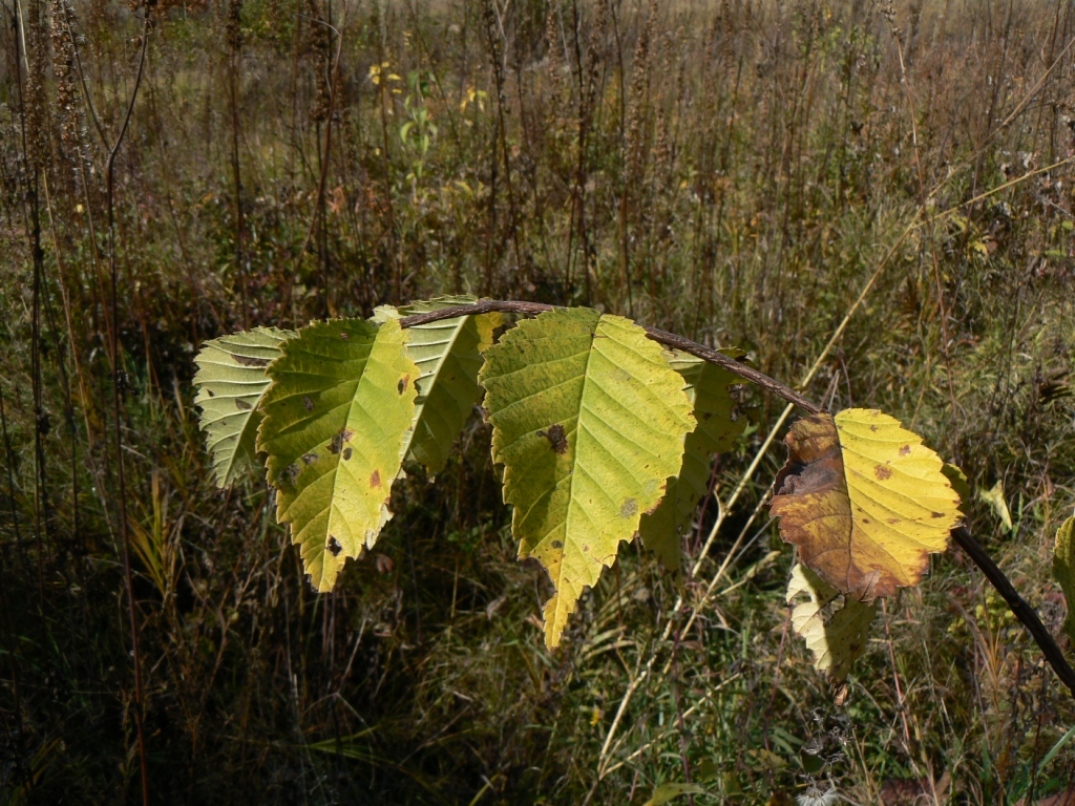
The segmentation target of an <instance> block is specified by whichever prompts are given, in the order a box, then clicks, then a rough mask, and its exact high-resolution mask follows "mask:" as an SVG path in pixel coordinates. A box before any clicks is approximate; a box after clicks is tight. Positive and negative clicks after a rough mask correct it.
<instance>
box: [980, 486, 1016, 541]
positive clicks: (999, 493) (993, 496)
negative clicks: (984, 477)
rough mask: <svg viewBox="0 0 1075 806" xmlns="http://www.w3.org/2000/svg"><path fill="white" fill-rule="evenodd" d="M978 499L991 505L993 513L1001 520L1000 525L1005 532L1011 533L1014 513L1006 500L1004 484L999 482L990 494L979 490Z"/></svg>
mask: <svg viewBox="0 0 1075 806" xmlns="http://www.w3.org/2000/svg"><path fill="white" fill-rule="evenodd" d="M978 498H979V500H981V501H984V502H985V503H987V504H989V506H990V508H992V510H993V512H995V513H996V514H997V517H998V518H1000V523H1001V525H1002V526H1003V527H1004V531H1005V532H1010V531H1011V530H1012V528H1013V526H1012V513H1011V510H1009V509H1008V502H1007V501H1005V500H1004V482H1003V481H997V483H996V484H994V485H993V488H992V489H991V490H990V491H989V492H986V491H985V490H981V489H979V490H978Z"/></svg>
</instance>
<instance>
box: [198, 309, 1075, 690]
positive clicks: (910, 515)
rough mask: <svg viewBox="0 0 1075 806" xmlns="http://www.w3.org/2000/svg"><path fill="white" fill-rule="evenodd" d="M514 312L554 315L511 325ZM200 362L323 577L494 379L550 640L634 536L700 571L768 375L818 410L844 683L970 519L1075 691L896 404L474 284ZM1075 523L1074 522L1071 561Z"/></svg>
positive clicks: (815, 450)
mask: <svg viewBox="0 0 1075 806" xmlns="http://www.w3.org/2000/svg"><path fill="white" fill-rule="evenodd" d="M504 313H515V314H538V315H537V317H536V318H533V319H522V320H521V321H520V322H519V323H518V324H517V325H516V326H515V327H514V328H512V329H510V330H508V331H506V332H505V333H504V335H503V336H501V337H500V339H499V340H496V339H495V338H494V335H495V333H496V331H497V330H498V329H499V328H500V327H501V326H502V325H503V324H504V319H503V316H502V314H504ZM662 348H663V349H662ZM197 360H198V364H199V366H200V371H199V373H198V375H197V377H196V378H195V382H196V383H197V384H198V385H199V386H200V387H201V390H200V392H199V394H198V397H197V402H198V403H199V404H200V405H201V406H202V408H203V417H202V425H203V427H204V428H205V429H206V431H207V432H208V435H209V445H210V449H211V451H212V454H213V458H214V465H215V468H216V477H217V480H218V482H219V483H220V484H227V483H229V482H230V481H232V480H233V479H234V477H235V472H236V469H237V468H238V467H239V466H240V465H241V464H253V463H256V461H257V457H258V456H259V455H261V456H264V459H265V467H266V468H267V471H268V480H269V482H270V483H271V484H272V485H273V486H274V487H275V488H276V496H277V519H278V520H279V521H280V522H281V523H286V524H289V525H290V528H291V535H292V540H293V542H294V543H296V544H297V545H298V546H299V547H300V551H301V553H302V558H303V562H304V566H305V570H306V572H307V574H308V575H309V577H310V580H311V582H312V583H313V584H314V586H315V587H316V588H317V589H318V590H320V591H329V590H332V588H333V587H334V585H335V583H336V578H337V576H338V574H339V572H340V570H341V568H342V567H343V565H344V563H345V562H346V560H347V558H349V557H357V556H359V554H360V553H362V552H363V551H365V550H367V549H370V548H372V547H373V546H374V544H375V543H376V541H377V538H378V536H379V534H380V532H381V529H382V527H383V526H384V524H385V523H386V522H387V521H388V520H389V519H390V518H391V517H392V512H391V511H390V510H389V502H390V497H391V487H392V483H393V481H394V480H395V479H397V478H399V477H400V476H401V475H402V473H403V463H404V461H405V460H406V459H408V458H410V459H413V460H415V461H417V462H419V463H421V464H422V465H424V466H425V467H426V469H427V471H428V472H429V473H430V474H431V475H432V474H435V473H436V472H438V471H439V470H440V469H441V468H442V467H443V466H444V463H445V461H446V460H447V458H448V455H449V452H450V451H451V449H452V445H453V442H454V440H455V438H456V436H457V435H458V433H459V432H460V430H461V429H462V427H463V425H464V423H465V422H466V420H467V418H468V417H469V416H470V413H471V411H472V409H473V407H474V406H475V405H476V404H477V403H478V402H479V400H480V399H481V398H482V392H483V390H484V401H483V405H484V414H485V418H486V420H487V421H488V422H489V423H490V424H491V425H492V427H493V444H492V451H493V459H494V461H495V462H496V463H498V464H500V465H502V466H503V468H504V473H503V485H504V493H503V495H504V500H505V501H506V502H507V503H509V504H511V505H512V507H513V518H512V531H513V533H514V536H515V538H516V540H518V541H519V556H520V557H521V558H523V557H534V558H536V559H537V560H538V561H539V562H540V563H541V564H542V566H543V567H544V568H545V569H546V570H547V571H548V573H549V576H550V578H551V580H552V583H553V585H554V587H555V592H554V594H553V596H552V597H551V598H550V599H549V600H548V602H547V603H546V605H545V613H544V615H545V641H546V644H547V645H548V646H549V647H550V648H554V647H556V646H557V645H558V644H559V643H560V640H561V636H562V634H563V631H564V628H565V626H566V624H567V621H568V618H569V616H570V615H571V613H572V612H573V611H574V610H575V607H576V604H577V602H578V600H579V597H580V596H581V595H582V593H583V591H584V590H585V589H586V588H588V587H591V586H593V585H594V584H596V583H597V581H598V579H599V578H600V575H601V572H602V571H603V569H604V568H605V567H606V566H609V565H611V564H612V563H613V561H614V560H615V558H616V556H617V553H618V550H619V545H620V543H621V542H623V541H629V540H631V539H632V538H633V537H635V536H636V535H637V536H640V538H641V540H642V542H643V543H644V545H645V546H646V547H647V548H649V549H651V550H652V551H653V552H654V553H655V554H657V556H658V557H659V558H660V559H661V561H662V562H663V563H664V565H666V566H667V567H669V568H670V569H672V570H677V571H678V570H679V565H680V553H679V552H680V549H679V546H680V540H681V532H682V530H683V529H684V528H685V527H686V526H687V525H688V524H689V523H690V520H691V517H692V514H693V511H694V508H695V505H696V504H697V502H698V500H699V499H700V498H701V497H702V496H703V495H704V494H705V490H706V486H705V483H706V477H707V468H708V465H709V461H710V459H711V457H712V455H713V454H714V453H718V452H721V451H725V450H727V449H728V448H729V447H731V445H732V444H733V443H734V441H735V439H736V438H737V437H738V436H739V434H740V433H741V431H742V429H743V426H744V424H745V420H744V419H743V418H742V417H740V416H739V415H738V410H737V406H736V397H735V388H736V386H737V384H741V383H743V382H744V381H747V382H753V383H757V384H759V385H761V386H763V387H764V388H766V389H768V390H770V391H772V392H774V393H776V394H779V395H780V396H782V397H784V398H786V399H787V400H789V401H790V402H793V403H795V404H797V405H799V406H801V407H802V408H805V409H806V410H807V411H808V412H809V415H808V416H807V417H805V418H804V419H802V420H800V421H798V422H797V423H795V424H794V425H793V426H792V427H791V429H790V431H789V432H788V435H787V437H786V440H785V441H786V442H787V445H788V448H789V458H788V461H787V464H786V465H785V466H784V468H783V469H782V470H781V471H780V473H779V474H778V476H777V479H776V482H775V495H774V497H773V500H772V503H771V510H772V512H773V514H774V515H777V516H778V517H779V518H780V529H781V535H782V537H783V538H784V540H785V541H786V542H789V543H793V544H794V545H795V546H796V547H797V548H798V552H799V558H800V565H797V566H795V568H794V569H793V573H792V578H791V582H790V584H789V588H788V601H789V603H792V602H795V601H796V600H799V603H798V604H796V606H795V608H794V610H793V613H792V623H793V626H794V628H795V630H796V631H797V632H798V633H799V634H800V635H802V636H803V637H804V638H805V639H806V641H807V644H808V646H809V647H810V649H811V650H812V651H813V653H814V657H815V664H816V665H817V667H818V668H820V669H825V670H828V673H829V676H830V677H831V678H833V679H834V680H842V679H843V678H844V677H845V676H846V674H847V672H848V669H849V668H850V665H851V663H852V662H853V661H854V659H855V658H856V657H857V656H858V655H859V654H861V652H862V650H863V648H864V646H865V643H866V639H867V633H868V630H869V628H870V625H871V624H872V622H873V621H874V618H873V617H874V615H875V612H876V611H875V608H876V603H877V602H878V601H879V600H880V599H884V598H886V597H891V596H894V595H895V594H896V593H897V591H898V590H899V589H900V588H903V587H910V586H913V585H916V584H917V583H918V582H919V581H920V580H921V578H922V577H923V575H924V574H925V572H926V570H927V568H928V555H929V554H930V553H937V552H941V551H944V549H945V548H946V547H947V544H948V539H949V535H953V536H955V538H956V540H957V541H958V542H959V543H960V545H961V546H963V547H964V549H965V550H966V551H967V552H968V553H969V554H970V556H971V558H972V559H973V560H974V561H975V562H976V563H978V565H979V566H980V567H982V569H983V570H984V571H985V572H986V574H987V575H988V576H989V578H990V581H991V582H993V584H994V585H995V586H996V587H997V589H998V591H999V592H1000V593H1001V595H1002V596H1003V597H1004V599H1005V601H1006V602H1007V603H1008V604H1009V606H1010V607H1011V608H1012V611H1013V613H1015V615H1016V616H1017V617H1019V618H1020V620H1021V621H1023V623H1024V624H1026V625H1027V627H1028V629H1030V630H1031V632H1032V633H1033V635H1034V637H1035V639H1036V640H1037V641H1038V643H1039V645H1040V646H1041V647H1042V649H1043V651H1044V652H1045V654H1046V657H1047V658H1048V660H1049V661H1050V663H1052V665H1053V667H1054V669H1056V671H1057V673H1058V674H1060V676H1061V677H1062V679H1064V681H1065V682H1066V683H1067V684H1068V685H1069V687H1072V688H1073V692H1075V685H1073V683H1072V681H1073V680H1075V675H1073V674H1072V671H1071V669H1070V667H1068V665H1067V663H1066V662H1065V661H1064V659H1063V656H1062V655H1061V654H1060V652H1059V650H1058V649H1057V647H1056V644H1055V643H1054V642H1053V641H1052V639H1051V637H1050V636H1049V635H1048V633H1047V632H1046V631H1045V630H1044V628H1043V627H1042V626H1041V623H1040V621H1037V618H1036V616H1034V614H1033V611H1032V610H1030V608H1029V607H1028V606H1027V605H1026V603H1025V602H1023V601H1022V600H1021V599H1020V598H1019V596H1018V594H1016V593H1015V591H1014V589H1012V588H1011V585H1010V583H1009V582H1008V581H1007V578H1006V577H1004V575H1003V574H1002V573H1001V572H1000V571H999V569H998V568H997V567H996V565H995V564H994V563H993V562H992V560H991V559H990V558H989V556H988V555H987V554H986V553H985V552H984V550H982V549H981V547H980V546H978V545H977V543H976V542H975V541H974V540H973V538H972V537H971V536H970V534H969V533H968V532H967V531H966V530H965V529H964V528H963V527H960V526H959V521H960V519H961V512H960V506H961V496H960V494H959V493H958V492H957V491H956V489H955V487H954V486H953V482H952V481H950V479H956V480H957V481H956V484H957V485H958V477H959V475H960V474H959V471H958V470H957V469H955V468H954V467H952V466H946V465H945V464H944V462H943V461H942V460H941V459H940V458H939V457H938V456H937V455H936V454H935V453H934V452H933V451H932V450H930V449H929V448H927V447H925V446H924V445H923V444H922V441H921V439H920V438H918V437H917V436H916V435H914V434H913V433H911V432H910V431H908V430H906V429H904V428H903V427H902V426H901V424H900V423H899V422H898V421H897V420H895V419H894V418H892V417H889V416H888V415H886V414H884V413H882V412H879V411H874V410H865V409H848V410H844V411H842V412H839V413H838V414H836V415H835V416H832V415H829V414H827V413H824V412H823V411H822V410H821V409H820V408H819V407H818V406H816V405H815V404H813V403H811V402H810V401H808V400H806V399H804V398H802V397H801V396H799V395H798V394H797V393H795V392H794V391H793V390H792V389H790V388H788V387H787V386H785V385H783V384H780V383H779V382H777V381H774V380H773V379H771V378H769V377H767V376H765V375H763V374H762V373H760V372H757V371H756V370H754V369H752V368H750V367H748V366H745V365H743V364H740V363H739V362H737V361H736V360H734V359H733V358H731V357H729V356H728V355H725V354H723V353H719V352H717V351H714V350H712V349H709V348H707V347H703V346H702V345H700V344H695V343H694V342H691V341H689V340H687V339H683V338H681V337H678V336H675V335H673V334H669V333H664V332H662V331H658V330H654V329H651V328H643V327H641V326H639V325H637V324H635V323H634V322H631V321H630V320H628V319H624V318H622V317H618V316H611V315H607V314H601V313H598V312H597V311H594V310H591V309H588V308H571V309H555V308H553V307H552V306H548V305H538V304H534V303H524V302H499V301H493V300H483V301H476V300H474V299H472V298H465V297H454V298H442V299H437V300H432V301H427V302H418V303H414V304H412V305H410V306H407V307H405V308H402V309H398V310H397V309H395V308H390V307H383V308H380V309H378V311H377V313H376V314H375V315H374V317H372V318H371V319H369V320H365V319H337V320H332V321H323V322H315V323H313V324H311V325H309V326H307V327H305V328H302V329H301V330H299V331H298V332H294V333H293V332H288V331H280V330H272V329H260V330H256V331H253V332H250V333H241V334H237V335H235V336H232V337H226V338H223V339H218V340H216V341H213V342H210V343H208V344H207V345H206V346H205V347H204V348H203V350H202V352H201V353H200V355H199V356H198V359H197ZM1070 531H1071V530H1070V526H1065V527H1063V529H1062V530H1061V535H1060V536H1058V540H1057V546H1058V549H1057V552H1058V560H1057V568H1058V571H1062V570H1063V569H1064V568H1066V567H1067V566H1066V565H1065V563H1069V559H1068V557H1069V555H1070V545H1069V544H1070ZM1059 576H1060V578H1061V579H1066V578H1065V575H1064V574H1063V573H1060V574H1059ZM1067 587H1068V585H1067V583H1066V582H1065V590H1067ZM803 596H805V597H806V599H807V601H805V602H804V601H801V597H803Z"/></svg>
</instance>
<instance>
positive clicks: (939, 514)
mask: <svg viewBox="0 0 1075 806" xmlns="http://www.w3.org/2000/svg"><path fill="white" fill-rule="evenodd" d="M929 516H930V517H931V518H943V517H944V513H943V512H931V513H929Z"/></svg>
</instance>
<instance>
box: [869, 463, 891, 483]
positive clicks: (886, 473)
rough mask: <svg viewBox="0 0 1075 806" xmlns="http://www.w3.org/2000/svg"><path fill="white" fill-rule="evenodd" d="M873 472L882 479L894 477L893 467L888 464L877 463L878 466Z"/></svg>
mask: <svg viewBox="0 0 1075 806" xmlns="http://www.w3.org/2000/svg"><path fill="white" fill-rule="evenodd" d="M873 473H874V475H875V476H877V478H879V479H880V480H881V481H885V480H886V479H890V478H892V468H891V467H889V466H888V465H877V467H875V468H874V469H873Z"/></svg>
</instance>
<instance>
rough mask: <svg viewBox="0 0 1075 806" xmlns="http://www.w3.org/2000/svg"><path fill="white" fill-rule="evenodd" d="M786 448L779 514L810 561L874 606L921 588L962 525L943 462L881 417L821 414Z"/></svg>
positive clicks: (796, 431) (800, 427)
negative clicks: (935, 555) (933, 558)
mask: <svg viewBox="0 0 1075 806" xmlns="http://www.w3.org/2000/svg"><path fill="white" fill-rule="evenodd" d="M784 441H785V442H786V443H787V446H788V450H789V456H788V461H787V464H785V466H784V467H783V469H782V470H781V471H780V473H779V474H778V475H777V478H776V494H775V496H774V497H773V501H772V504H771V511H772V513H773V514H774V515H776V516H778V517H779V518H780V533H781V537H783V538H784V540H785V541H786V542H788V543H793V544H795V545H796V546H798V548H799V553H800V555H801V557H802V562H803V563H804V564H805V565H806V566H808V567H809V568H811V569H812V570H813V571H814V572H816V573H817V574H818V576H820V577H821V578H822V579H824V580H825V581H826V582H828V583H829V584H830V585H832V586H833V587H834V588H836V589H837V590H838V591H840V592H841V593H843V594H845V595H849V596H851V597H853V598H855V599H858V600H859V601H862V602H866V603H868V602H872V601H873V600H875V599H877V598H878V597H884V596H891V595H893V594H894V593H895V592H896V589H897V588H901V587H909V586H911V585H916V584H917V583H918V582H919V581H920V580H921V578H922V576H923V574H924V573H925V572H926V570H927V568H928V564H929V554H930V553H932V552H940V551H944V549H945V547H946V546H947V544H948V535H949V532H950V531H951V529H952V527H953V526H955V524H956V522H957V521H958V519H959V511H958V506H959V496H958V495H957V494H956V493H955V492H954V491H953V489H952V486H951V484H950V483H949V481H948V479H947V478H946V477H945V475H944V473H943V472H942V468H943V467H944V463H943V462H942V461H941V459H940V457H938V456H937V455H936V454H935V453H934V452H933V451H931V450H930V449H929V448H927V447H925V446H924V445H923V444H922V440H921V439H920V438H919V437H918V436H917V435H915V434H913V433H911V432H910V431H907V430H906V429H904V428H903V427H902V426H901V425H900V423H899V421H898V420H895V419H894V418H892V417H889V416H888V415H886V414H883V413H882V412H879V411H874V410H871V409H847V410H845V411H842V412H840V413H839V414H837V415H836V416H835V417H833V416H831V415H828V414H815V415H811V416H809V417H806V418H804V419H802V420H799V421H798V422H797V423H795V424H794V425H793V426H792V427H791V429H789V431H788V434H787V436H786V437H785V440H784Z"/></svg>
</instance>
